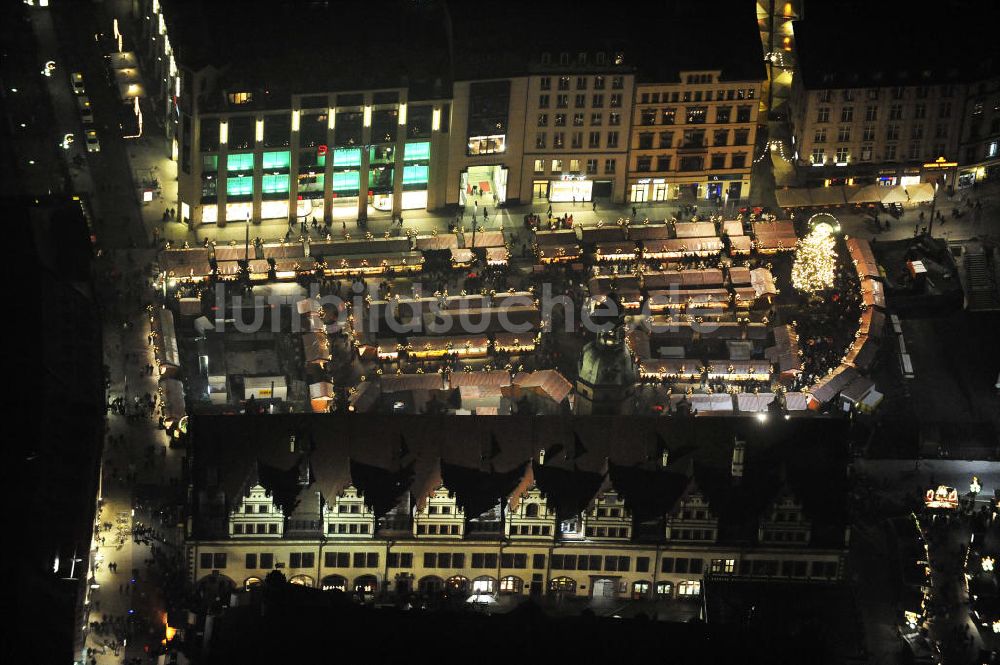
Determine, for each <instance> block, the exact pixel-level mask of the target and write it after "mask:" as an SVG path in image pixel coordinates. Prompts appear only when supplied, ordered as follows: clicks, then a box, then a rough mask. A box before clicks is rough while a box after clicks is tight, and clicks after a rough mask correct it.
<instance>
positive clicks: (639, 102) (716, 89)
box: [628, 70, 763, 203]
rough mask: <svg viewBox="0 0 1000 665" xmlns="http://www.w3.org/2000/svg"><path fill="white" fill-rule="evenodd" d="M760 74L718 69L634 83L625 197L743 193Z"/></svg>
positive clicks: (723, 197) (749, 163) (714, 196)
mask: <svg viewBox="0 0 1000 665" xmlns="http://www.w3.org/2000/svg"><path fill="white" fill-rule="evenodd" d="M762 84H763V82H762V80H760V79H755V80H749V81H734V80H731V79H729V78H727V77H725V76H723V72H722V71H721V70H711V71H682V72H680V81H676V82H670V83H639V84H638V86H637V87H636V104H635V109H634V112H633V116H632V135H631V140H630V148H631V149H630V152H629V174H628V182H629V200H630V201H632V202H633V203H640V202H643V201H667V200H675V199H679V198H681V197H682V196H683V195H684V194H685V193H687V194H688V195H689V197H690V198H692V199H695V200H698V199H706V198H707V199H711V200H714V201H728V200H730V199H732V200H739V199H740V198H742V197H745V196H748V195H749V194H750V170H751V166H752V162H753V158H754V154H753V153H754V146H755V143H756V139H757V114H758V110H759V98H760V91H761V86H762Z"/></svg>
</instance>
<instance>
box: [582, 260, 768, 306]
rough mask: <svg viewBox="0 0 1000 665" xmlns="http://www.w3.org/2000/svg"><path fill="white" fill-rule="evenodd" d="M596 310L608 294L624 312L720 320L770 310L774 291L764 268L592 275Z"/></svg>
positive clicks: (590, 284) (731, 267)
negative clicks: (760, 306)
mask: <svg viewBox="0 0 1000 665" xmlns="http://www.w3.org/2000/svg"><path fill="white" fill-rule="evenodd" d="M588 287H589V290H590V297H591V298H592V299H593V300H594V301H595V302H596V303H597V304H600V303H602V302H603V301H604V300H606V298H607V297H608V296H609V295H610V294H611V293H614V294H615V295H616V297H617V298H618V300H619V301H620V302H621V304H622V306H623V307H624V308H625V310H626V311H627V312H638V311H640V310H643V307H644V306H645V310H644V311H646V312H647V313H652V314H660V313H667V312H672V313H685V312H695V311H696V312H697V314H698V315H700V316H720V315H723V314H725V313H727V312H728V313H735V312H737V311H739V310H746V309H749V308H751V307H753V306H754V305H756V304H760V303H764V304H770V302H771V301H772V299H773V298H774V296H775V295H777V293H778V290H777V288H776V287H775V284H774V277H773V275H772V274H771V272H770V270H768V269H767V268H755V269H753V270H751V269H750V268H747V267H744V266H727V267H723V268H701V269H690V270H651V271H640V272H638V273H636V274H624V275H622V274H598V275H595V276H594V277H592V278H591V279H590V280H589V282H588Z"/></svg>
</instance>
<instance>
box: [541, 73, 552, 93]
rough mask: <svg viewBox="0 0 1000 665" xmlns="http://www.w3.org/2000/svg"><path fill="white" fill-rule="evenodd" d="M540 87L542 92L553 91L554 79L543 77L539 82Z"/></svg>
mask: <svg viewBox="0 0 1000 665" xmlns="http://www.w3.org/2000/svg"><path fill="white" fill-rule="evenodd" d="M538 87H539V89H541V90H551V89H552V79H551V78H550V77H548V76H543V77H542V78H540V79H539V80H538Z"/></svg>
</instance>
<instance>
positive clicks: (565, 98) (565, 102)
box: [556, 95, 569, 109]
mask: <svg viewBox="0 0 1000 665" xmlns="http://www.w3.org/2000/svg"><path fill="white" fill-rule="evenodd" d="M568 106H569V95H556V108H560V109H564V108H567V107H568Z"/></svg>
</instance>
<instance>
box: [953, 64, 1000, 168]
mask: <svg viewBox="0 0 1000 665" xmlns="http://www.w3.org/2000/svg"><path fill="white" fill-rule="evenodd" d="M962 108H963V111H962V133H961V137H960V139H959V140H960V144H959V148H958V159H959V169H958V186H959V187H968V186H970V185H972V184H973V183H975V182H977V181H980V180H986V179H996V178H998V177H1000V147H998V146H1000V77H995V76H994V77H987V78H984V79H982V80H979V81H976V82H975V83H973V84H971V85H969V86H967V87H966V89H965V98H964V100H963V104H962Z"/></svg>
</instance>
